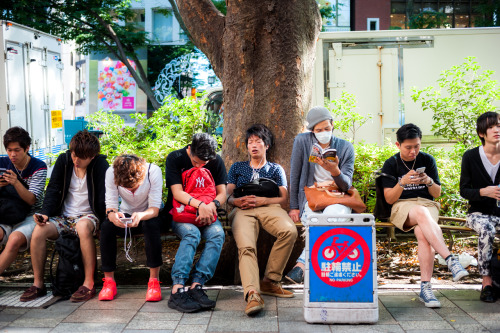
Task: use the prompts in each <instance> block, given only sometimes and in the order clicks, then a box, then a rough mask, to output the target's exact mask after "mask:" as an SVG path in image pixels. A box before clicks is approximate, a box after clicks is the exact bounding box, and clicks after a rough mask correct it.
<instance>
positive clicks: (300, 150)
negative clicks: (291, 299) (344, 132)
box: [285, 106, 354, 283]
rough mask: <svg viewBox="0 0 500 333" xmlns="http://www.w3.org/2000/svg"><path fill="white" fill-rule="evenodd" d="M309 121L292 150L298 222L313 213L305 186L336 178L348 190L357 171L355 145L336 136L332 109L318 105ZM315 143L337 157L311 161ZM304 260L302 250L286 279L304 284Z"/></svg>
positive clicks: (342, 209) (336, 210)
mask: <svg viewBox="0 0 500 333" xmlns="http://www.w3.org/2000/svg"><path fill="white" fill-rule="evenodd" d="M306 120H307V123H308V124H307V129H308V130H309V131H310V132H306V133H301V134H299V135H297V136H296V137H295V141H294V143H293V150H292V160H291V169H290V212H289V213H288V215H290V217H291V218H292V220H293V222H295V223H297V222H300V221H302V223H304V222H306V221H307V217H308V215H309V214H311V213H313V211H312V210H311V208H309V204H308V202H307V198H306V194H305V192H304V187H305V186H312V185H314V183H315V182H324V181H335V184H336V185H337V186H338V188H339V190H341V191H343V192H347V190H348V189H349V188H350V187H351V185H352V174H353V172H354V147H353V146H352V144H351V143H350V142H348V141H346V140H342V139H340V138H337V137H335V136H334V135H333V129H334V128H333V117H332V114H331V113H330V111H328V109H327V108H325V107H323V106H315V107H313V108H312V109H311V110H309V112H308V113H307V117H306ZM315 144H317V145H320V146H321V149H323V150H326V149H335V150H336V151H337V157H336V158H335V159H333V160H330V159H329V158H328V159H326V158H316V163H313V162H310V161H309V157H310V154H311V150H312V149H313V146H314V145H315ZM314 213H318V212H314ZM319 213H321V212H319ZM323 213H324V214H329V215H339V214H349V213H351V208H349V207H346V206H344V205H340V204H335V205H330V206H328V207H326V208H325V209H324V210H323ZM305 263H306V258H305V251H304V250H303V251H302V254H301V255H300V257H299V259H297V264H296V265H295V267H294V268H293V269H292V270H291V271H290V272H288V274H287V275H286V276H285V277H286V279H287V280H289V281H291V282H293V283H302V282H303V281H304V268H305Z"/></svg>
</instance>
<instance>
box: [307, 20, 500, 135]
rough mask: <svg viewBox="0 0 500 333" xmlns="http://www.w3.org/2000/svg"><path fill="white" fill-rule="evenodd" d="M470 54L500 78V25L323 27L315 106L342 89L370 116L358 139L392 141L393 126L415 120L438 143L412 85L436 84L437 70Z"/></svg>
mask: <svg viewBox="0 0 500 333" xmlns="http://www.w3.org/2000/svg"><path fill="white" fill-rule="evenodd" d="M468 56H474V57H476V61H477V62H478V63H479V65H480V66H481V67H482V69H483V70H485V69H488V70H493V71H495V74H494V75H493V78H494V79H496V80H499V81H500V61H499V59H500V28H467V29H434V30H385V31H353V32H323V33H321V34H320V38H319V40H318V43H317V49H316V62H315V69H314V75H313V77H314V83H313V85H314V86H313V105H323V104H324V101H325V98H327V99H330V100H333V99H337V98H339V97H340V96H341V94H342V91H346V92H348V93H351V94H354V95H355V96H356V99H357V105H358V108H357V110H356V111H357V112H359V113H360V114H362V115H368V114H371V115H372V123H368V124H366V125H364V126H363V127H362V128H361V130H360V131H359V133H357V134H356V141H359V140H364V141H365V142H369V143H378V144H383V143H384V142H385V139H386V138H389V139H391V141H392V142H395V132H396V131H397V129H398V128H399V127H400V126H401V125H403V124H405V123H414V124H416V125H418V126H419V127H420V128H421V129H422V132H423V134H424V140H423V141H424V143H435V144H439V143H440V140H439V138H435V137H433V136H432V130H431V126H432V123H433V120H432V116H433V113H432V111H422V109H421V106H420V104H418V103H415V102H413V100H412V99H411V95H412V92H411V89H412V87H415V86H416V87H418V88H420V89H422V88H424V87H427V86H431V85H432V86H434V87H437V82H436V80H437V79H438V78H439V74H440V73H441V72H442V71H443V70H446V69H449V68H451V67H452V66H455V65H460V64H462V63H463V62H464V61H465V60H464V59H465V57H468ZM499 107H500V105H499Z"/></svg>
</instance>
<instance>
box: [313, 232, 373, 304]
mask: <svg viewBox="0 0 500 333" xmlns="http://www.w3.org/2000/svg"><path fill="white" fill-rule="evenodd" d="M372 252H373V244H372V227H371V226H338V227H335V226H311V227H310V228H309V253H310V258H311V260H310V262H309V292H310V295H309V301H310V302H350V303H352V302H373V297H374V296H373V287H374V286H373V280H374V277H373V274H374V273H373V264H372Z"/></svg>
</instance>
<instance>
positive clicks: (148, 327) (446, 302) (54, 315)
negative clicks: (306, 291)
mask: <svg viewBox="0 0 500 333" xmlns="http://www.w3.org/2000/svg"><path fill="white" fill-rule="evenodd" d="M411 287H412V286H409V285H385V286H381V287H380V289H379V317H380V318H379V321H378V323H377V324H375V325H319V324H318V325H310V324H307V323H306V322H305V321H304V317H303V314H302V300H303V291H302V289H295V290H294V291H295V293H296V297H295V298H292V299H278V298H275V297H269V296H264V300H265V302H266V309H265V311H263V312H261V313H260V314H258V315H257V316H256V317H254V318H249V317H247V316H246V315H245V314H244V313H243V310H244V307H245V303H244V302H243V294H242V290H241V288H239V287H213V289H210V290H209V291H208V295H209V297H210V298H212V299H217V307H216V309H215V310H214V311H205V312H200V313H194V314H182V313H179V312H177V311H175V310H171V309H170V308H168V306H167V300H168V297H169V295H170V289H168V288H163V301H161V302H158V303H145V301H144V297H145V290H146V288H145V287H144V288H135V287H128V288H119V291H118V292H119V294H118V297H117V298H116V299H115V300H114V301H112V302H100V301H98V300H97V298H94V299H92V300H90V301H88V302H86V303H84V304H74V303H71V302H69V301H62V302H58V303H56V304H54V305H52V306H50V307H49V308H47V309H23V308H5V309H3V310H2V311H0V332H64V333H69V332H71V333H72V332H179V333H180V332H186V333H188V332H189V333H191V332H283V333H284V332H308V333H309V332H363V333H368V332H498V333H500V301H497V302H496V303H494V304H487V303H483V302H481V301H479V289H480V286H479V285H472V286H471V285H458V284H457V285H452V286H435V287H437V288H438V291H437V292H436V296H437V297H438V298H439V300H440V301H441V303H442V305H443V307H442V308H441V309H428V308H426V307H425V306H424V305H423V304H422V303H421V302H420V301H419V300H418V289H417V287H418V286H416V285H414V286H413V287H414V289H412V288H411Z"/></svg>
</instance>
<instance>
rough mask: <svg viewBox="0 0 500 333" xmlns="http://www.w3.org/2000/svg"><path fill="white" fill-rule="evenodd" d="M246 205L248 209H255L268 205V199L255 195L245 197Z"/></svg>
mask: <svg viewBox="0 0 500 333" xmlns="http://www.w3.org/2000/svg"><path fill="white" fill-rule="evenodd" d="M245 198H246V199H245V201H246V205H247V206H248V208H255V207H260V206H264V205H267V198H265V197H257V196H255V195H247V196H246V197H245Z"/></svg>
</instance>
